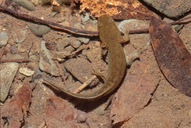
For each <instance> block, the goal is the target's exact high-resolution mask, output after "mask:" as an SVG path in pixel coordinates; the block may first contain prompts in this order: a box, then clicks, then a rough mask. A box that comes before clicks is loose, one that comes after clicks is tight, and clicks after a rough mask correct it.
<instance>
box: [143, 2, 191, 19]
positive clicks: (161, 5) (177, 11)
mask: <svg viewBox="0 0 191 128" xmlns="http://www.w3.org/2000/svg"><path fill="white" fill-rule="evenodd" d="M143 1H144V2H146V3H148V4H149V5H151V6H152V7H154V8H155V9H157V10H158V11H160V12H161V13H163V14H165V15H167V16H168V17H178V16H181V15H183V14H184V13H186V12H188V11H190V10H191V0H143Z"/></svg>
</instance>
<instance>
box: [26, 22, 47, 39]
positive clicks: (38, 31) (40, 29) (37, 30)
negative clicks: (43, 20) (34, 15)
mask: <svg viewBox="0 0 191 128" xmlns="http://www.w3.org/2000/svg"><path fill="white" fill-rule="evenodd" d="M28 26H29V28H30V30H31V31H32V32H33V33H34V34H35V35H36V36H40V37H41V36H43V35H44V34H47V33H49V32H50V28H49V27H48V26H46V25H38V24H32V23H31V24H29V25H28Z"/></svg>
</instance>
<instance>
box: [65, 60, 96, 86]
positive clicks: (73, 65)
mask: <svg viewBox="0 0 191 128" xmlns="http://www.w3.org/2000/svg"><path fill="white" fill-rule="evenodd" d="M64 66H65V68H66V70H67V71H69V72H70V73H71V74H72V75H73V76H74V77H75V78H76V79H78V80H79V81H80V82H81V83H84V82H86V81H87V80H88V79H90V78H91V77H92V76H93V75H92V72H93V70H92V64H91V63H90V62H89V61H87V60H85V59H82V58H77V59H70V60H68V61H66V62H65V63H64Z"/></svg>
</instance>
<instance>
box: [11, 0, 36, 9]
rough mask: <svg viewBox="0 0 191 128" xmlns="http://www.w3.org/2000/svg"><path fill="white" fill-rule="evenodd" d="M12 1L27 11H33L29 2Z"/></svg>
mask: <svg viewBox="0 0 191 128" xmlns="http://www.w3.org/2000/svg"><path fill="white" fill-rule="evenodd" d="M13 1H14V2H16V3H17V4H19V5H20V6H22V7H24V8H25V9H27V10H29V11H34V10H35V7H34V5H33V3H32V2H31V1H28V0H13Z"/></svg>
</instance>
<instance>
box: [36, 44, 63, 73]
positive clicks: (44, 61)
mask: <svg viewBox="0 0 191 128" xmlns="http://www.w3.org/2000/svg"><path fill="white" fill-rule="evenodd" d="M52 58H54V56H53V55H52V53H51V52H50V51H49V50H48V49H47V48H46V46H45V41H42V42H41V52H40V62H39V67H40V69H41V70H42V71H44V72H47V73H49V74H51V75H53V76H59V74H60V72H59V68H58V67H57V66H56V64H55V62H54V61H53V60H52Z"/></svg>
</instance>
